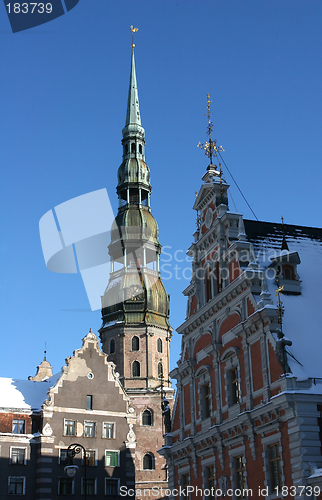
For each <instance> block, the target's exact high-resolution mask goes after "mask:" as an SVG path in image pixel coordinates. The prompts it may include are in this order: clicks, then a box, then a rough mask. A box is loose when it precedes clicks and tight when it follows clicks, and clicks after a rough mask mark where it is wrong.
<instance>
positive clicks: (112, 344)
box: [109, 339, 115, 354]
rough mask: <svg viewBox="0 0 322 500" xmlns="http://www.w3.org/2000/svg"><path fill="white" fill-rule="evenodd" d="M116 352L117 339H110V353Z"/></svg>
mask: <svg viewBox="0 0 322 500" xmlns="http://www.w3.org/2000/svg"><path fill="white" fill-rule="evenodd" d="M114 352H115V339H111V340H110V348H109V353H110V354H113V353H114Z"/></svg>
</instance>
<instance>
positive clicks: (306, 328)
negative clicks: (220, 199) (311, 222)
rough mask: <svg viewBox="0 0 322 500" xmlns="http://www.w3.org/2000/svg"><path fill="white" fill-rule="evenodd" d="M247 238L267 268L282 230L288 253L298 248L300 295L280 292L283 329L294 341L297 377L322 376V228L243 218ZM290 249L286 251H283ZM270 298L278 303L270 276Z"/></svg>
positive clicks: (293, 365)
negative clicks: (282, 308)
mask: <svg viewBox="0 0 322 500" xmlns="http://www.w3.org/2000/svg"><path fill="white" fill-rule="evenodd" d="M244 225H245V231H246V235H247V240H248V241H250V242H251V243H252V244H253V247H254V250H255V255H256V260H257V261H258V262H259V263H261V266H263V268H264V269H268V266H269V265H270V264H271V262H272V258H273V257H274V256H275V257H276V250H277V251H280V249H281V246H282V240H283V232H284V234H285V237H286V241H287V244H288V247H289V254H292V253H293V252H297V253H298V254H299V257H300V261H301V263H300V264H298V266H297V272H298V275H299V278H300V280H301V294H300V295H286V294H282V295H281V300H282V302H283V305H284V308H285V312H284V317H283V333H284V334H285V336H286V337H287V338H288V339H290V340H291V341H292V346H291V347H288V348H287V350H288V351H289V352H290V354H291V355H293V356H294V358H295V359H296V360H297V361H295V360H294V359H292V357H290V356H289V359H288V361H289V365H290V368H291V370H292V372H293V374H294V375H295V376H296V377H297V378H298V380H305V379H306V378H308V377H311V378H319V377H322V363H321V359H322V342H321V340H322V326H321V325H322V308H321V286H322V266H321V262H322V229H320V228H312V227H303V226H294V225H289V224H284V225H282V224H277V223H271V222H260V221H251V220H244ZM284 253H286V254H287V251H285V250H284V251H283V254H284ZM267 285H268V290H269V292H270V293H271V299H272V300H273V302H274V304H275V305H276V304H277V297H276V288H277V285H276V282H275V279H274V280H273V279H267Z"/></svg>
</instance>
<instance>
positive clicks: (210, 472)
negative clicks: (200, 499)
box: [206, 465, 215, 490]
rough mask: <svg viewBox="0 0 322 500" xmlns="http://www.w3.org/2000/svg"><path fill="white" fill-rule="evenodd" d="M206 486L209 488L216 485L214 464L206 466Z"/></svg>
mask: <svg viewBox="0 0 322 500" xmlns="http://www.w3.org/2000/svg"><path fill="white" fill-rule="evenodd" d="M206 481H207V482H206V488H208V489H209V490H210V489H211V488H214V487H215V478H214V466H213V465H209V467H207V468H206Z"/></svg>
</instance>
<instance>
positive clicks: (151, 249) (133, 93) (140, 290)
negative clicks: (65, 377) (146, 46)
mask: <svg viewBox="0 0 322 500" xmlns="http://www.w3.org/2000/svg"><path fill="white" fill-rule="evenodd" d="M122 135H123V139H122V145H123V161H122V164H121V166H120V167H119V169H118V174H117V180H118V184H117V195H118V199H119V209H118V214H117V216H116V218H115V221H114V223H113V226H112V228H111V242H110V245H109V248H108V250H109V255H110V259H111V273H110V279H109V282H108V285H107V288H106V290H105V293H104V295H103V297H102V321H103V322H102V327H101V329H100V331H99V332H100V337H101V341H102V345H103V351H104V352H105V353H106V354H108V360H109V361H113V362H114V363H115V364H116V370H117V371H118V373H119V374H120V381H121V382H122V384H123V386H124V388H125V390H126V392H127V394H128V396H130V397H131V399H132V404H133V406H134V408H135V410H136V413H137V415H138V420H137V424H136V438H137V448H136V456H135V475H136V477H135V482H136V488H140V489H145V488H151V486H152V485H155V486H159V487H160V488H161V487H163V488H164V487H166V485H167V471H166V468H165V461H164V459H163V458H162V457H160V456H159V455H158V453H157V450H158V449H159V448H160V447H161V446H162V444H163V433H164V432H165V431H164V428H163V419H162V412H161V406H160V404H161V391H162V392H163V395H164V393H166V396H167V399H168V400H169V401H170V403H171V400H172V399H173V392H174V391H173V390H172V389H171V387H170V379H169V347H170V345H169V344H170V338H171V332H172V328H171V327H170V324H169V296H168V295H167V292H166V290H165V287H164V285H163V283H162V281H161V277H160V271H159V257H160V253H161V245H160V243H159V229H158V224H157V222H156V220H155V219H154V217H153V216H152V213H151V206H150V195H151V191H152V188H151V184H150V169H149V167H148V166H147V164H146V163H145V131H144V128H143V127H142V125H141V116H140V108H139V97H138V89H137V82H136V72H135V60H134V44H133V43H132V61H131V75H130V86H129V95H128V104H127V113H126V122H125V127H124V128H123V130H122ZM151 482H152V483H153V484H152V483H151Z"/></svg>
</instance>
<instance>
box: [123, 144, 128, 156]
mask: <svg viewBox="0 0 322 500" xmlns="http://www.w3.org/2000/svg"><path fill="white" fill-rule="evenodd" d="M128 152H129V145H128V144H125V146H124V154H127V153H128Z"/></svg>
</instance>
